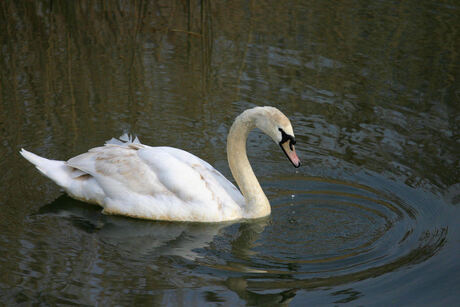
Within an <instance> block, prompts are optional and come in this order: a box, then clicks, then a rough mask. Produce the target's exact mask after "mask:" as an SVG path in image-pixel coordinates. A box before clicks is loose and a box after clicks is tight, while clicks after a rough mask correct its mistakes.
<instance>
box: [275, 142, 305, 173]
mask: <svg viewBox="0 0 460 307" xmlns="http://www.w3.org/2000/svg"><path fill="white" fill-rule="evenodd" d="M280 146H281V149H283V151H284V153H285V154H286V156H287V157H288V159H289V161H291V163H292V165H294V167H296V168H297V167H299V166H300V159H299V157H298V156H297V154H296V152H295V147H294V145H293V144H291V141H290V140H289V141H286V142H284V143H281V144H280Z"/></svg>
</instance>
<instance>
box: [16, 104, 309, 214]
mask: <svg viewBox="0 0 460 307" xmlns="http://www.w3.org/2000/svg"><path fill="white" fill-rule="evenodd" d="M253 128H259V129H260V130H262V131H263V132H265V133H266V134H267V135H269V136H270V137H271V138H272V139H273V140H274V141H275V142H276V143H278V144H280V146H281V148H282V149H283V151H284V153H285V154H286V156H287V157H288V158H289V160H290V161H291V162H292V164H293V165H294V166H295V167H299V166H300V160H299V158H298V157H297V154H296V152H295V149H294V144H295V139H294V133H293V130H292V126H291V123H290V122H289V119H288V118H287V117H286V116H285V115H284V114H283V113H281V112H280V111H279V110H278V109H276V108H273V107H255V108H252V109H248V110H246V111H244V112H243V113H242V114H240V115H239V116H238V117H237V118H236V119H235V122H234V123H233V125H232V127H231V128H230V132H229V134H228V138H227V158H228V162H229V165H230V169H231V171H232V174H233V177H234V178H235V180H236V183H237V184H238V186H239V187H240V189H241V193H242V194H241V193H240V192H239V191H238V189H237V188H236V187H235V186H234V185H233V184H232V183H231V182H230V181H228V180H227V179H226V178H225V177H224V176H223V175H222V174H221V173H219V172H218V171H217V170H216V169H214V168H213V167H212V166H211V165H210V164H208V163H207V162H205V161H203V160H201V159H200V158H198V157H196V156H194V155H192V154H190V153H188V152H186V151H183V150H180V149H176V148H171V147H150V146H147V145H143V144H141V143H140V142H139V140H138V139H137V138H136V139H135V140H132V139H130V138H129V137H128V136H126V135H125V136H123V137H121V138H120V139H121V140H124V141H125V142H122V141H119V140H116V139H111V140H110V141H108V142H106V144H105V145H104V146H102V147H96V148H93V149H90V150H89V151H88V152H87V153H84V154H81V155H79V156H76V157H74V158H72V159H70V160H68V161H56V160H48V159H45V158H42V157H40V156H37V155H35V154H33V153H31V152H28V151H26V150H25V149H21V151H20V153H21V154H22V155H23V156H24V158H26V159H27V160H29V161H30V162H31V163H32V164H34V165H35V166H36V168H37V169H38V170H39V171H40V172H42V173H43V174H44V175H45V176H47V177H49V178H50V179H51V180H53V181H54V182H55V183H56V184H58V185H59V186H61V187H62V188H63V189H64V190H65V191H66V192H67V193H68V194H69V195H70V196H71V197H73V198H76V199H79V200H83V201H86V202H90V203H96V204H99V205H101V206H102V207H103V208H104V210H103V212H104V213H107V214H120V215H126V216H131V217H135V218H142V219H152V220H168V221H193V222H222V221H229V220H236V219H241V218H246V219H250V218H259V217H263V216H266V215H268V214H270V203H269V202H268V199H267V197H266V196H265V194H264V192H263V191H262V188H261V187H260V184H259V182H258V181H257V178H256V177H255V175H254V172H253V170H252V168H251V165H250V164H249V161H248V158H247V155H246V139H247V136H248V134H249V131H250V130H252V129H253Z"/></svg>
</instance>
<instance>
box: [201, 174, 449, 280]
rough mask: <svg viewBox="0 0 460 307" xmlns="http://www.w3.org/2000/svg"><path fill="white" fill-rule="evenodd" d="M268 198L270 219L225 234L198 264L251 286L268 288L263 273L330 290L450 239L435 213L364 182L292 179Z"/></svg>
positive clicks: (422, 255) (275, 185) (274, 186)
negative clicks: (238, 277) (236, 275)
mask: <svg viewBox="0 0 460 307" xmlns="http://www.w3.org/2000/svg"><path fill="white" fill-rule="evenodd" d="M293 187H294V188H293ZM268 194H271V196H270V199H271V204H272V215H271V217H270V218H268V219H265V220H259V221H255V222H246V223H242V224H237V225H232V226H230V227H228V228H226V229H224V230H223V231H222V232H223V233H222V236H218V237H216V238H215V240H214V242H213V244H212V245H211V246H209V247H208V248H207V250H206V252H205V253H204V254H205V256H204V259H202V260H201V261H200V262H201V264H203V265H204V266H206V267H211V268H213V269H218V270H223V271H233V272H235V271H236V272H241V273H254V274H257V275H255V276H254V277H256V276H259V277H257V279H255V280H254V281H253V282H256V284H258V285H259V286H263V287H264V288H266V287H270V283H269V282H268V281H267V280H265V279H264V281H263V282H262V281H261V280H260V277H261V276H260V275H261V274H262V275H263V276H264V278H269V279H270V276H271V277H273V278H275V277H276V278H279V277H280V276H283V275H288V276H286V279H285V282H284V284H283V287H290V286H292V287H302V286H305V287H307V286H308V287H310V286H311V284H312V283H314V285H315V286H325V285H333V284H337V283H343V282H349V281H351V280H361V279H363V278H367V277H371V276H376V275H380V274H384V273H386V272H389V271H393V270H397V269H398V268H400V267H402V266H406V265H410V264H414V263H418V262H420V261H423V260H424V259H427V258H429V257H431V256H432V255H434V254H435V253H436V252H437V251H438V250H439V249H440V248H441V247H442V245H443V244H444V242H445V237H446V234H447V230H446V229H444V228H442V227H438V228H437V227H436V225H434V224H432V223H431V222H430V221H431V220H432V219H433V217H434V215H435V214H436V213H434V212H431V213H429V212H428V213H427V212H422V213H421V212H419V211H417V210H419V209H420V208H421V209H422V210H423V206H420V204H417V206H415V204H411V203H407V202H406V201H404V198H402V197H399V195H396V194H393V193H389V192H387V191H385V192H384V191H379V190H376V189H374V188H371V187H369V186H366V185H363V184H357V183H353V182H346V181H338V180H330V179H324V178H314V177H310V178H304V177H303V178H290V179H289V180H281V181H276V182H271V183H268ZM273 196H274V197H273ZM415 208H417V209H415ZM424 211H427V210H424ZM289 276H296V277H295V278H296V279H295V280H291V279H290V278H289ZM249 279H250V278H249ZM245 280H248V276H245ZM261 283H262V284H263V285H261ZM291 283H292V284H291ZM273 286H274V287H275V285H273ZM276 287H280V284H279V282H278V283H277V284H276Z"/></svg>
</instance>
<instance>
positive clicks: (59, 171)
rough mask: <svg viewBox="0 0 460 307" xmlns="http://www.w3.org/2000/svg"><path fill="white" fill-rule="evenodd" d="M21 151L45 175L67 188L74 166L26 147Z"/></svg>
mask: <svg viewBox="0 0 460 307" xmlns="http://www.w3.org/2000/svg"><path fill="white" fill-rule="evenodd" d="M19 153H20V154H21V155H22V156H23V157H24V158H25V159H27V160H28V161H29V162H30V163H32V164H33V165H35V167H36V168H37V169H38V170H39V171H40V172H41V173H42V174H43V175H45V176H46V177H48V178H50V179H51V180H53V181H54V182H55V183H56V184H58V185H59V186H61V187H63V188H66V187H67V186H68V185H69V184H70V181H71V179H72V177H71V173H72V167H70V166H67V164H66V163H65V161H58V160H49V159H46V158H42V157H40V156H38V155H36V154H34V153H31V152H29V151H27V150H25V149H24V148H22V149H21V151H20V152H19Z"/></svg>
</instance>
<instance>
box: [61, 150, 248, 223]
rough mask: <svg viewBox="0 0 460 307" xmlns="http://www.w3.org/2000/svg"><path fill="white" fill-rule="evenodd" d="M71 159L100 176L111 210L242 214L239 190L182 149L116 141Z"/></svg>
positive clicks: (213, 216)
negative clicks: (117, 142) (118, 142)
mask: <svg viewBox="0 0 460 307" xmlns="http://www.w3.org/2000/svg"><path fill="white" fill-rule="evenodd" d="M67 164H68V165H69V166H72V167H74V168H77V169H79V170H81V171H83V172H85V173H87V174H89V175H91V176H92V177H94V179H95V180H96V181H97V182H98V184H99V186H100V187H101V189H102V190H103V191H104V193H105V196H106V197H105V200H104V202H103V206H104V211H105V212H109V213H118V214H124V215H131V216H135V217H142V218H152V219H166V220H189V221H190V220H192V221H193V220H197V221H205V220H208V221H219V220H225V219H232V218H238V217H240V216H241V209H242V208H241V206H242V205H243V204H244V199H243V197H242V196H241V194H240V193H239V191H238V190H237V189H236V188H235V187H234V186H233V185H232V184H231V183H230V182H229V181H228V180H227V179H225V178H224V177H223V176H222V175H221V174H220V173H219V172H217V171H216V170H215V169H214V168H212V167H211V166H210V165H209V164H208V163H206V162H204V161H203V160H201V159H199V158H198V157H196V156H193V155H192V154H190V153H187V152H185V151H182V150H179V149H175V148H170V147H149V146H145V145H142V144H140V143H136V144H135V143H124V144H120V145H119V144H113V143H112V144H106V145H105V146H103V147H97V148H93V149H91V150H90V151H88V152H87V153H84V154H82V155H79V156H77V157H75V158H72V159H70V160H69V161H67Z"/></svg>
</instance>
